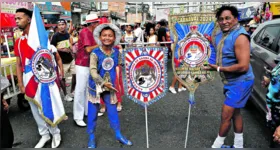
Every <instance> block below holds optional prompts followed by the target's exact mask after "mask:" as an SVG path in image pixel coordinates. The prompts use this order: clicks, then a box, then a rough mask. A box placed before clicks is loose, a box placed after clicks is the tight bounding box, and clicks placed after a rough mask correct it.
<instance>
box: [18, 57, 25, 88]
mask: <svg viewBox="0 0 280 150" xmlns="http://www.w3.org/2000/svg"><path fill="white" fill-rule="evenodd" d="M16 62H17V64H16V65H17V67H16V69H17V78H18V86H19V87H20V88H21V87H24V84H23V75H22V64H21V60H20V57H16Z"/></svg>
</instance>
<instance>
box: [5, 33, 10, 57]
mask: <svg viewBox="0 0 280 150" xmlns="http://www.w3.org/2000/svg"><path fill="white" fill-rule="evenodd" d="M4 38H5V42H6V47H7V51H8V56H9V58H11V53H10V47H9V43H8V38H7V34H6V33H4Z"/></svg>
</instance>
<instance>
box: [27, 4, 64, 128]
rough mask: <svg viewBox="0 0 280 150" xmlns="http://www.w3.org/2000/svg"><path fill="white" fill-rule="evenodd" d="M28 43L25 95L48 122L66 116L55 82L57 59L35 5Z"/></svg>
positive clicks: (53, 122)
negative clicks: (30, 49) (30, 50)
mask: <svg viewBox="0 0 280 150" xmlns="http://www.w3.org/2000/svg"><path fill="white" fill-rule="evenodd" d="M28 46H29V47H30V48H32V49H33V50H34V51H32V52H31V53H33V54H32V58H31V59H30V58H29V59H28V58H26V61H25V69H24V74H23V82H24V86H25V94H26V95H25V97H26V99H27V100H29V101H31V102H33V103H34V104H35V105H36V106H38V109H39V111H40V114H41V116H42V117H43V119H44V120H45V121H46V122H47V123H48V124H50V125H51V126H55V125H57V124H58V123H59V122H61V121H62V120H64V119H66V118H67V116H66V115H65V110H64V107H63V103H62V100H61V97H60V93H59V89H58V86H57V84H56V82H55V79H56V78H57V74H56V67H57V64H56V61H55V59H54V55H53V54H52V52H51V50H50V42H49V39H48V33H47V32H46V30H45V27H44V24H43V21H42V18H41V15H40V10H39V8H38V7H37V6H36V5H34V9H33V15H32V20H31V24H30V30H29V34H28Z"/></svg>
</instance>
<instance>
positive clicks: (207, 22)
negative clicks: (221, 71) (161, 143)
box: [169, 12, 218, 148]
mask: <svg viewBox="0 0 280 150" xmlns="http://www.w3.org/2000/svg"><path fill="white" fill-rule="evenodd" d="M169 18H170V21H171V31H172V33H173V37H174V39H173V40H174V44H173V46H172V49H173V51H172V52H173V55H172V56H173V57H172V58H173V61H172V67H173V72H174V75H175V76H176V77H177V79H178V80H179V81H180V82H181V83H182V84H183V85H185V86H186V87H187V89H188V90H189V98H188V101H189V112H188V123H187V130H186V139H185V148H187V142H188V133H189V125H190V117H191V106H192V105H193V104H194V103H195V96H194V93H195V91H196V89H197V88H198V86H199V84H201V83H205V82H207V81H211V80H213V79H214V76H213V73H212V72H211V71H208V70H206V69H204V68H205V66H207V65H208V64H209V63H210V64H215V63H216V62H215V59H216V53H215V50H214V47H213V45H212V44H211V43H210V41H211V35H212V33H213V32H214V33H215V32H216V31H217V30H218V28H217V27H218V26H217V25H216V24H215V23H214V19H215V15H214V13H202V12H201V13H189V14H177V15H170V16H169Z"/></svg>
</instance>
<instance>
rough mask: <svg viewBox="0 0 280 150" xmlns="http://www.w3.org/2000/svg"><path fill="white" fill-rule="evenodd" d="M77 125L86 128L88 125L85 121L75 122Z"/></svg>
mask: <svg viewBox="0 0 280 150" xmlns="http://www.w3.org/2000/svg"><path fill="white" fill-rule="evenodd" d="M75 122H76V124H77V125H78V126H80V127H85V126H87V124H86V123H85V122H84V121H83V120H75Z"/></svg>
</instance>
